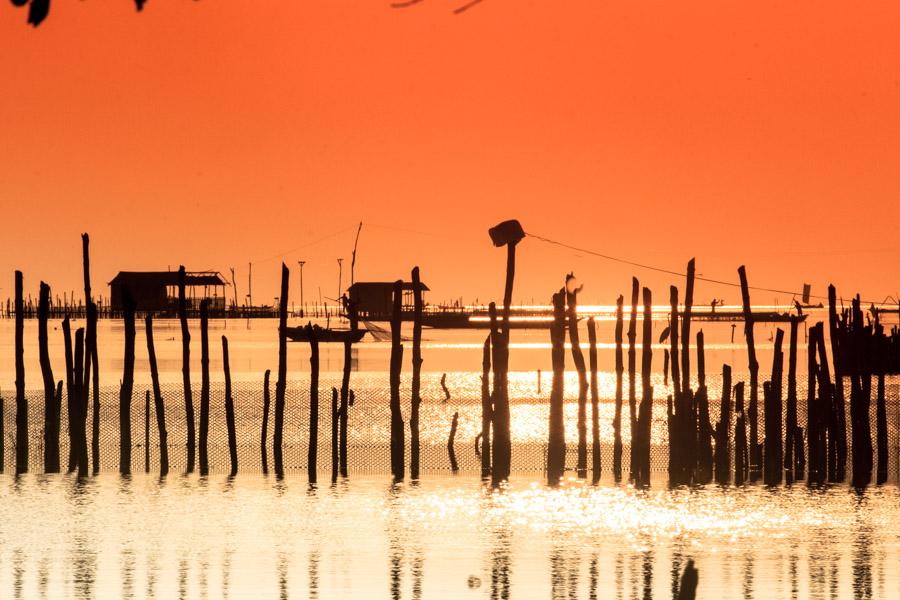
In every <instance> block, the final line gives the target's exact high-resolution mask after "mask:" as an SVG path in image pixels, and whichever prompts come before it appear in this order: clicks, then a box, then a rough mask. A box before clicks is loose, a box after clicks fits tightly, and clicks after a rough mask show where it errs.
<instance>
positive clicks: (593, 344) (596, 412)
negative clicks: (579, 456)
mask: <svg viewBox="0 0 900 600" xmlns="http://www.w3.org/2000/svg"><path fill="white" fill-rule="evenodd" d="M621 309H622V307H621V306H619V309H618V313H619V314H620V313H621ZM618 326H619V327H620V329H619V338H620V339H619V342H620V345H619V347H618V349H619V355H618V357H617V359H618V362H617V363H616V368H617V369H618V367H619V366H621V363H622V360H621V359H622V356H621V350H622V348H621V341H622V340H621V337H622V331H621V318H619V320H618ZM587 328H588V363H589V364H590V367H591V483H592V484H594V485H596V484H597V483H599V481H600V385H599V382H598V380H597V371H598V365H597V324H596V323H595V322H594V317H591V318H589V319H588V324H587ZM616 404H617V406H618V410H619V419H620V423H619V426H620V427H621V418H622V373H621V371H616ZM621 453H622V439H621V434H620V435H619V460H620V461H621V460H622V456H621ZM619 467H620V469H621V465H619Z"/></svg>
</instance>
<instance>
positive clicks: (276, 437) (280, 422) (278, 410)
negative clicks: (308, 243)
mask: <svg viewBox="0 0 900 600" xmlns="http://www.w3.org/2000/svg"><path fill="white" fill-rule="evenodd" d="M290 276H291V274H290V271H289V270H288V268H287V266H286V265H285V264H284V263H281V295H280V296H279V306H278V380H277V381H276V382H275V431H274V433H273V434H272V446H273V447H272V455H273V457H274V459H275V475H276V476H277V477H279V478H280V477H283V476H284V457H283V442H282V440H283V436H284V397H285V393H286V391H287V303H288V282H289V279H290Z"/></svg>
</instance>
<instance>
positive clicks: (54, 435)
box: [38, 281, 59, 473]
mask: <svg viewBox="0 0 900 600" xmlns="http://www.w3.org/2000/svg"><path fill="white" fill-rule="evenodd" d="M49 312H50V286H49V285H47V284H46V283H44V282H43V281H42V282H41V292H40V299H39V301H38V355H39V357H40V364H41V376H42V377H43V380H44V472H45V473H59V415H58V413H57V411H56V394H55V393H56V381H55V380H54V379H53V368H52V366H51V365H50V352H49V350H48V345H47V318H48V313H49Z"/></svg>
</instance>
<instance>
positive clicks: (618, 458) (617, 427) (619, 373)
mask: <svg viewBox="0 0 900 600" xmlns="http://www.w3.org/2000/svg"><path fill="white" fill-rule="evenodd" d="M624 301H625V299H624V298H623V297H622V296H619V297H618V298H617V299H616V329H615V342H616V409H615V410H616V412H615V416H614V417H613V436H614V439H613V477H614V478H615V480H616V482H618V481H621V479H622V383H623V381H622V378H623V374H624V372H625V365H624V363H623V360H622V327H623V323H622V317H623V315H622V305H623V303H624ZM589 331H590V330H589Z"/></svg>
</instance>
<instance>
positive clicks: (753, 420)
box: [738, 265, 762, 481]
mask: <svg viewBox="0 0 900 600" xmlns="http://www.w3.org/2000/svg"><path fill="white" fill-rule="evenodd" d="M738 275H739V276H740V278H741V301H742V304H743V308H744V335H745V336H746V338H747V357H748V361H749V362H748V368H749V371H750V406H749V409H748V411H747V419H748V420H749V421H750V480H751V481H756V480H757V479H758V478H759V476H760V474H761V471H760V469H761V463H762V460H761V459H762V456H761V455H762V452H761V449H760V445H759V434H758V432H757V429H758V424H759V419H758V416H757V411H758V408H757V407H758V404H759V389H758V388H759V363H758V362H757V361H756V345H755V344H754V340H753V312H752V310H751V308H750V289H749V287H748V285H747V270H746V269H745V268H744V265H741V266H740V267H738Z"/></svg>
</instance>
